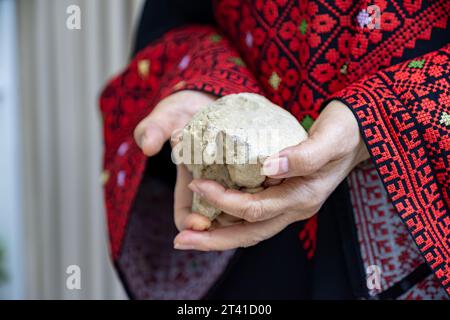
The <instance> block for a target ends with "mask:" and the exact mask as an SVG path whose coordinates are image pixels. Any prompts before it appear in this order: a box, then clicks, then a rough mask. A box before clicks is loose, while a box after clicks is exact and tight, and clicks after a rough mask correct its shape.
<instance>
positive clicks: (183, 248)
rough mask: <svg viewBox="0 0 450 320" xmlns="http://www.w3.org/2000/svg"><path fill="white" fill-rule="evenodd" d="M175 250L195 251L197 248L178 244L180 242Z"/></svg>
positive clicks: (175, 245) (175, 246)
mask: <svg viewBox="0 0 450 320" xmlns="http://www.w3.org/2000/svg"><path fill="white" fill-rule="evenodd" d="M173 248H174V249H177V250H194V249H195V247H194V246H192V245H188V244H182V243H178V242H176V243H174V245H173Z"/></svg>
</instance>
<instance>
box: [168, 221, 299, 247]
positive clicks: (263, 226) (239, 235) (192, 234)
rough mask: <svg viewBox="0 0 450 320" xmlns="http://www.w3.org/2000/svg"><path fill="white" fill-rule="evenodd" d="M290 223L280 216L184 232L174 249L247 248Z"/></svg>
mask: <svg viewBox="0 0 450 320" xmlns="http://www.w3.org/2000/svg"><path fill="white" fill-rule="evenodd" d="M291 222H292V221H291V220H290V219H289V218H288V216H287V215H281V216H278V217H276V218H273V219H270V220H266V221H261V222H255V223H248V222H245V223H242V224H236V225H233V226H229V227H225V228H218V229H213V230H208V231H202V232H199V231H191V230H185V231H182V232H180V233H179V234H178V235H177V236H176V237H175V239H174V247H175V249H180V250H200V251H223V250H230V249H235V248H240V247H249V246H253V245H255V244H257V243H259V242H261V241H263V240H266V239H268V238H270V237H272V236H273V235H275V234H277V233H278V232H280V231H281V230H283V229H284V228H285V227H286V226H287V225H289V224H290V223H291Z"/></svg>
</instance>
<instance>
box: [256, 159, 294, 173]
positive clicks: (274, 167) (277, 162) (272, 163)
mask: <svg viewBox="0 0 450 320" xmlns="http://www.w3.org/2000/svg"><path fill="white" fill-rule="evenodd" d="M288 170H289V162H288V159H287V158H286V157H280V158H275V159H268V160H266V161H265V162H264V164H263V167H262V168H261V174H263V175H265V176H277V175H280V174H284V173H286V172H288Z"/></svg>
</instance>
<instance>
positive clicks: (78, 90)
mask: <svg viewBox="0 0 450 320" xmlns="http://www.w3.org/2000/svg"><path fill="white" fill-rule="evenodd" d="M141 5H142V0H0V155H1V156H0V173H1V177H0V299H124V298H125V294H124V292H123V289H122V287H121V285H120V283H119V281H118V279H117V276H116V274H115V272H114V270H113V268H112V266H111V263H110V260H109V258H108V245H107V234H106V225H105V217H104V208H103V194H102V188H101V181H100V172H101V165H102V151H103V146H102V136H101V133H102V131H101V130H102V129H101V119H100V113H99V110H98V105H97V100H98V96H99V93H100V90H101V88H102V87H103V86H104V84H105V82H106V81H107V79H108V78H109V77H111V76H112V75H113V74H116V73H117V72H119V71H120V70H121V69H122V68H123V67H124V66H125V65H126V63H127V60H128V59H129V55H130V51H131V46H132V43H133V40H134V27H135V25H136V20H137V19H138V18H139V13H140V7H141ZM74 6H75V7H74ZM78 9H79V10H78ZM78 11H79V12H78ZM78 13H79V17H80V24H79V26H77V23H76V22H77V21H76V20H73V19H77V17H76V15H77V14H78ZM74 14H75V16H74ZM68 19H69V20H68ZM78 27H80V29H78ZM71 265H75V266H78V267H79V270H80V275H81V277H80V285H81V288H80V289H76V288H75V289H70V288H68V287H67V286H66V281H67V279H68V277H69V276H70V275H69V274H68V273H67V272H66V271H68V267H69V266H71Z"/></svg>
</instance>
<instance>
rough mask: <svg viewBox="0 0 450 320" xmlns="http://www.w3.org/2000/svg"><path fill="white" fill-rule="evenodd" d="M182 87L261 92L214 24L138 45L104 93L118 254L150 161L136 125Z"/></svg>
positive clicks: (109, 198)
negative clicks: (137, 139) (139, 144)
mask: <svg viewBox="0 0 450 320" xmlns="http://www.w3.org/2000/svg"><path fill="white" fill-rule="evenodd" d="M179 90H200V91H203V92H207V93H210V94H214V95H217V96H223V95H227V94H232V93H238V92H255V93H261V92H262V91H261V89H260V87H259V85H258V83H257V81H256V80H255V78H254V77H253V76H252V74H251V73H250V72H249V71H248V70H247V68H246V67H245V64H244V63H243V62H242V60H241V58H240V57H239V55H238V53H237V52H236V50H234V49H233V47H232V45H231V44H230V42H229V41H228V40H227V39H226V38H224V37H223V36H221V35H220V34H219V33H218V32H217V31H216V29H215V28H214V27H210V26H201V25H188V26H185V27H181V28H177V29H173V30H171V31H169V32H167V33H166V34H165V35H164V36H163V37H161V38H160V39H159V40H157V41H155V42H152V43H151V44H150V45H148V46H147V47H145V48H144V49H142V50H141V51H139V52H138V53H137V54H136V55H135V57H134V58H133V59H132V61H131V62H130V64H129V65H128V67H127V68H126V69H125V70H124V71H123V72H122V73H121V74H120V75H119V76H117V77H115V78H114V79H112V80H111V81H110V82H109V84H108V85H107V86H106V88H105V89H104V90H103V92H102V94H101V97H100V108H101V113H102V116H103V126H104V143H105V146H104V147H105V151H104V171H103V174H102V180H103V182H104V193H105V203H106V211H107V219H108V230H109V236H110V245H111V254H112V257H113V259H114V260H116V259H117V258H118V257H119V254H120V249H121V245H122V240H123V237H124V233H125V229H126V226H127V222H128V218H129V215H130V209H131V205H132V203H133V200H134V198H135V196H136V192H137V189H138V187H139V185H140V182H141V178H142V175H143V172H144V168H145V165H146V161H147V158H146V157H145V156H143V154H142V153H141V152H140V150H139V148H138V147H137V145H136V144H135V143H134V140H133V131H134V128H135V126H136V125H137V124H138V122H139V121H140V120H141V119H142V118H143V117H145V116H146V115H147V114H149V113H150V112H151V111H152V108H153V107H154V106H155V105H156V104H157V102H158V101H160V100H161V99H163V98H164V97H166V96H168V95H170V94H172V93H174V92H176V91H179Z"/></svg>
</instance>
